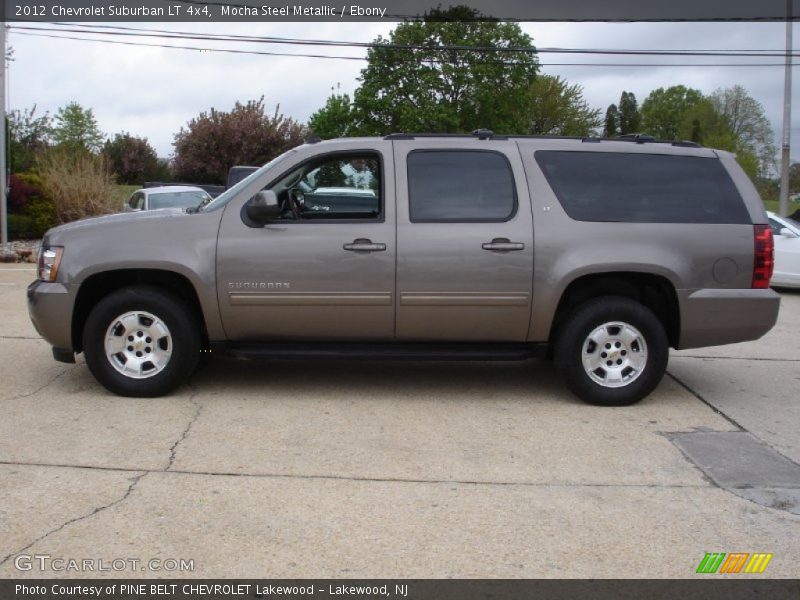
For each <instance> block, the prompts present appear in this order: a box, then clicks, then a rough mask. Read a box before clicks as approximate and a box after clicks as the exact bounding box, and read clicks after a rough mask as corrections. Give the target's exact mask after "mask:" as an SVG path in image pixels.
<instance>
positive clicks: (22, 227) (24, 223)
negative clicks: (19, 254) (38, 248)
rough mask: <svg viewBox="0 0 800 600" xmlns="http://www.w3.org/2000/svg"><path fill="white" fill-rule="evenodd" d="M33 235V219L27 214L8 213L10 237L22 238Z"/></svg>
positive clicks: (13, 238) (14, 238)
mask: <svg viewBox="0 0 800 600" xmlns="http://www.w3.org/2000/svg"><path fill="white" fill-rule="evenodd" d="M32 236H33V221H32V220H31V218H30V217H28V216H25V215H8V237H9V238H11V239H12V240H21V239H26V238H30V237H32Z"/></svg>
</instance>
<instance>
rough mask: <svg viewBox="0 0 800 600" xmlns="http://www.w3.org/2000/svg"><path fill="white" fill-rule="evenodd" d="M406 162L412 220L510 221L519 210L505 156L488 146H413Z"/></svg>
mask: <svg viewBox="0 0 800 600" xmlns="http://www.w3.org/2000/svg"><path fill="white" fill-rule="evenodd" d="M407 164H408V201H409V213H410V215H411V221H413V222H415V223H435V222H443V221H445V222H448V221H449V222H470V221H472V222H496V221H507V220H508V219H510V218H511V217H512V216H514V213H515V212H516V209H517V199H516V193H515V188H514V178H513V175H512V173H511V165H509V163H508V160H507V159H506V157H505V156H504V155H503V154H501V153H499V152H490V151H484V150H460V151H459V150H415V151H413V152H410V153H409V155H408V159H407Z"/></svg>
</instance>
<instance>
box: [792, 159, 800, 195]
mask: <svg viewBox="0 0 800 600" xmlns="http://www.w3.org/2000/svg"><path fill="white" fill-rule="evenodd" d="M789 193H790V194H798V193H800V163H792V166H790V167H789Z"/></svg>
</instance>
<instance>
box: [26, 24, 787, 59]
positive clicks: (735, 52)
mask: <svg viewBox="0 0 800 600" xmlns="http://www.w3.org/2000/svg"><path fill="white" fill-rule="evenodd" d="M50 24H52V25H57V26H59V27H60V28H56V29H53V28H46V27H25V26H21V25H18V26H14V27H15V28H16V29H26V30H30V31H35V30H41V31H52V32H57V31H64V32H69V33H83V34H91V35H110V36H130V37H158V38H166V39H192V40H202V41H242V42H252V43H261V44H287V45H308V46H334V47H352V48H380V49H398V50H431V49H434V50H437V51H463V52H491V53H528V54H548V53H550V54H605V55H622V56H715V57H716V56H720V57H724V56H731V57H752V58H767V57H770V58H772V57H777V58H785V57H786V56H787V53H786V52H785V51H777V50H764V49H758V50H740V49H730V50H700V49H672V50H666V49H661V50H653V49H641V50H637V49H615V48H560V47H552V48H551V47H539V48H528V47H519V46H506V47H493V46H468V45H440V46H430V45H424V44H394V43H378V42H355V41H342V40H316V39H302V38H285V37H274V36H247V35H237V34H204V33H195V32H188V31H176V30H170V29H144V28H136V27H125V26H109V25H79V26H78V27H81V28H82V29H74V27H75V25H73V24H69V23H63V22H58V21H56V22H52V23H50ZM87 29H98V30H100V29H102V30H106V31H87ZM112 29H113V30H121V31H108V30H112ZM791 56H793V57H800V52H797V53H795V52H792V53H791Z"/></svg>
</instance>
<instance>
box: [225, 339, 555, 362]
mask: <svg viewBox="0 0 800 600" xmlns="http://www.w3.org/2000/svg"><path fill="white" fill-rule="evenodd" d="M212 351H213V352H214V353H220V354H227V355H229V356H233V357H235V358H241V359H257V360H263V359H295V358H304V359H307V358H320V359H345V360H347V359H361V360H464V361H470V360H477V361H483V360H525V359H528V358H542V357H544V356H545V355H546V354H547V345H546V344H527V343H482V344H475V343H414V342H385V343H371V342H370V343H367V342H269V343H222V344H213V348H212Z"/></svg>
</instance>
